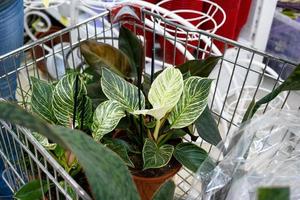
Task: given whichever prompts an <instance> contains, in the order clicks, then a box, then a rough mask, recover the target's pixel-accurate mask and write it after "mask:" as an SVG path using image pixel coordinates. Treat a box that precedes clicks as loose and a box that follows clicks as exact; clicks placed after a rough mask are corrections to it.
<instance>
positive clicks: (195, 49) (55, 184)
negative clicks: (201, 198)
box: [0, 8, 300, 199]
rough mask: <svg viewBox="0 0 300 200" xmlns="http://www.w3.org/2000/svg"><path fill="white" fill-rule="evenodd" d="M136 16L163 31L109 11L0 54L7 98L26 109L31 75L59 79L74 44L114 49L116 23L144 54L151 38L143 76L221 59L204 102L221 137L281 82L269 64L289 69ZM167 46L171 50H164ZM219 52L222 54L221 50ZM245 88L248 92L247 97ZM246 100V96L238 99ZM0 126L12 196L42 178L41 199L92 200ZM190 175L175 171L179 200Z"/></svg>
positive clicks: (22, 134) (26, 134)
mask: <svg viewBox="0 0 300 200" xmlns="http://www.w3.org/2000/svg"><path fill="white" fill-rule="evenodd" d="M121 9H123V8H121ZM138 14H140V15H141V16H140V17H141V19H142V22H145V20H146V19H153V18H154V19H157V21H163V22H164V28H162V27H159V26H156V25H157V24H155V23H152V24H149V23H148V24H146V23H138V22H136V21H132V20H127V19H128V18H126V17H125V18H122V19H123V20H121V21H120V20H118V22H117V23H114V19H115V18H113V16H115V17H116V16H117V15H116V14H115V13H114V12H112V11H107V12H104V13H102V14H101V15H98V16H96V17H93V18H91V19H89V20H87V21H84V22H82V23H80V24H78V25H76V26H72V27H70V28H67V29H65V30H62V31H59V32H57V33H55V34H52V35H50V36H48V37H47V38H44V39H41V40H38V41H36V42H34V43H32V44H30V45H26V46H24V47H22V48H20V49H17V50H15V51H13V52H11V53H9V54H7V55H4V56H1V57H0V63H5V62H4V61H6V60H10V61H12V62H9V63H14V66H15V70H14V71H11V72H6V73H5V75H3V76H1V77H0V80H1V79H2V80H8V77H9V76H11V75H12V74H17V79H16V81H17V85H18V87H17V91H16V94H15V92H14V91H13V89H12V88H13V86H10V87H9V90H10V96H16V99H17V101H18V103H19V104H20V105H21V106H23V107H24V108H25V109H28V110H30V94H31V82H30V79H29V77H30V76H34V77H36V78H39V79H44V80H47V81H55V80H56V79H59V78H60V77H61V76H62V75H63V74H64V73H65V71H66V69H67V68H76V67H80V66H82V63H84V60H83V58H82V56H81V54H80V51H78V46H79V45H80V44H81V42H83V41H86V40H88V39H96V40H98V41H101V42H105V43H108V44H111V45H113V46H117V40H116V39H117V37H118V28H119V27H120V25H121V24H130V25H131V26H130V27H131V28H132V30H133V31H134V32H135V33H136V34H138V35H139V37H140V38H141V39H143V41H144V42H145V50H146V49H147V48H148V47H147V45H149V41H147V39H148V38H147V34H148V33H151V37H152V41H151V43H152V45H153V44H154V45H153V48H152V54H151V57H149V55H148V54H147V55H148V57H147V59H146V70H145V71H146V72H148V73H154V72H155V71H156V70H157V69H160V68H164V67H166V66H169V65H174V64H175V62H176V59H175V58H176V56H177V55H176V54H178V56H183V58H184V60H187V59H191V56H192V58H203V57H207V56H210V55H215V56H222V57H221V59H220V61H219V63H218V65H217V67H216V68H215V69H214V71H213V72H212V73H211V75H210V77H211V78H214V79H215V81H214V86H213V89H212V90H211V95H210V98H209V99H210V100H209V107H210V109H211V111H212V113H213V116H214V117H215V120H216V122H217V123H218V126H219V129H220V131H221V134H222V137H223V138H226V136H227V134H228V133H229V132H230V131H234V130H235V129H237V128H238V127H239V123H240V122H241V118H240V116H241V115H243V113H244V112H245V109H244V107H245V106H247V105H248V104H249V103H250V101H251V100H252V99H256V98H258V97H259V95H260V93H263V92H265V91H272V90H273V89H274V88H275V87H276V86H277V85H278V84H280V83H281V82H282V79H281V77H280V74H277V73H275V72H274V71H273V70H272V69H271V68H269V67H268V63H269V62H270V61H273V60H275V61H277V62H278V63H280V64H281V65H282V66H283V67H282V70H284V69H285V68H287V67H295V65H294V64H293V63H290V62H289V61H285V60H282V59H279V58H275V57H273V56H271V55H268V54H265V53H263V52H260V51H257V50H255V49H251V48H249V47H246V46H243V45H242V44H239V43H236V42H234V41H231V40H228V39H226V38H223V37H220V36H217V35H213V34H210V33H207V32H205V31H201V30H196V29H193V28H192V27H185V26H180V25H177V24H175V23H172V22H169V21H167V20H165V19H164V18H162V17H161V16H159V15H157V14H155V13H152V12H151V11H149V10H147V9H141V10H140V13H138ZM157 27H159V29H157ZM166 28H168V29H170V28H172V29H173V30H175V32H174V33H173V34H168V33H167V31H166ZM176 30H180V31H183V30H184V31H185V32H186V35H187V36H188V35H190V34H193V35H197V36H198V37H197V38H198V41H197V42H196V43H189V42H188V40H186V41H184V40H178V38H177V31H176ZM66 37H67V38H68V41H69V42H67V43H66V42H63V41H65V40H63V38H66ZM159 38H160V39H159ZM161 38H162V39H163V40H161ZM158 40H160V42H159V41H158ZM167 42H169V43H171V44H172V45H171V46H170V45H168V46H166V43H167ZM54 44H55V48H52V52H50V53H47V54H46V53H45V50H44V48H43V47H44V46H52V47H53V46H54ZM150 45H151V44H150ZM38 49H41V51H42V52H43V53H42V54H40V55H39V56H37V51H38ZM182 49H183V50H184V51H182ZM219 49H223V51H220V50H219ZM221 52H225V53H221ZM228 52H230V53H228ZM169 54H172V55H173V57H172V58H173V60H172V61H171V62H170V60H167V58H166V56H167V55H169ZM179 54H180V55H179ZM20 56H23V62H22V63H21V64H20V65H18V64H17V63H18V61H17V59H18V58H19V57H20ZM38 66H39V67H38ZM40 66H42V67H43V66H44V69H42V70H41V67H40ZM49 67H52V68H51V70H52V71H49ZM45 69H46V70H45ZM47 69H48V70H47ZM10 84H12V83H10ZM249 88H250V89H251V92H249ZM0 92H1V91H0ZM249 95H250V96H249ZM0 96H1V94H0ZM245 96H246V97H247V98H244V97H245ZM299 99H300V98H299V94H297V93H296V92H287V93H284V94H282V95H281V96H279V100H278V101H276V103H275V104H267V105H266V106H265V107H263V108H262V110H261V113H263V112H265V111H267V110H268V109H274V108H279V109H282V108H288V109H298V108H299V106H300V105H299V102H300V101H299ZM297 100H298V101H297ZM4 120H5V119H4ZM0 124H1V127H2V128H1V129H0V131H1V132H0V155H1V156H0V158H2V159H3V160H4V162H5V167H6V170H5V172H4V173H3V174H2V177H3V178H4V180H5V182H6V183H7V184H8V186H9V188H10V189H11V190H12V191H13V192H15V191H17V190H18V189H19V188H20V187H21V186H22V185H24V184H25V183H26V182H28V181H30V180H32V179H35V178H38V179H41V178H43V179H44V180H46V181H47V187H48V188H50V185H51V188H52V189H51V192H48V193H47V196H44V197H43V199H91V197H90V196H89V194H88V193H87V192H86V191H85V190H84V189H83V188H82V187H81V186H80V185H79V184H78V183H77V182H76V181H75V180H74V179H73V178H72V177H71V176H70V175H69V174H68V173H67V172H66V171H65V170H64V169H63V168H62V167H61V166H60V165H59V164H58V162H57V161H56V160H55V159H54V158H53V157H52V156H51V155H50V153H49V152H48V151H47V150H46V149H44V148H43V146H42V145H41V144H40V143H39V142H37V140H36V139H35V138H34V137H33V136H32V134H31V133H30V131H28V130H26V129H24V128H22V127H19V126H17V125H12V124H10V123H9V122H5V121H0ZM196 143H198V144H199V145H200V146H201V147H202V148H204V149H206V150H207V151H208V152H209V153H210V155H211V156H213V157H215V156H216V152H217V150H216V149H215V147H213V146H211V145H209V144H208V143H206V142H205V141H203V140H199V141H196ZM220 159H221V158H220ZM192 178H193V174H192V173H191V172H190V171H188V170H186V169H183V170H181V171H180V172H179V173H178V174H177V176H176V177H175V180H176V184H177V189H176V197H177V198H178V199H184V198H185V197H186V195H187V193H188V192H189V190H190V184H191V180H192ZM49 191H50V189H49ZM70 191H71V192H70Z"/></svg>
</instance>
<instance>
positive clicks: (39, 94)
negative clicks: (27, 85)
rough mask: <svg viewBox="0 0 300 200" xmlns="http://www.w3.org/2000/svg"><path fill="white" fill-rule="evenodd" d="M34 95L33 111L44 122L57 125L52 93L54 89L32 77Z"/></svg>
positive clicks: (32, 101)
mask: <svg viewBox="0 0 300 200" xmlns="http://www.w3.org/2000/svg"><path fill="white" fill-rule="evenodd" d="M30 80H31V83H32V95H31V109H32V111H33V112H34V113H36V114H38V115H39V116H40V117H42V118H43V119H44V120H46V121H47V122H50V123H55V122H56V119H55V116H54V113H53V110H52V103H51V99H52V93H53V89H54V87H53V86H52V85H51V84H49V83H47V82H45V81H42V80H39V79H37V78H34V77H31V78H30Z"/></svg>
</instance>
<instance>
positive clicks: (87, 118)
mask: <svg viewBox="0 0 300 200" xmlns="http://www.w3.org/2000/svg"><path fill="white" fill-rule="evenodd" d="M133 45H134V46H135V47H136V48H131V46H133ZM81 52H82V54H83V56H84V58H85V60H86V62H87V63H88V64H89V66H90V67H89V68H87V69H86V70H84V72H83V73H79V72H77V71H70V72H69V73H68V74H66V75H65V76H64V77H62V79H61V80H59V81H58V82H56V83H47V82H44V81H41V80H38V79H36V78H32V79H31V82H32V84H33V87H32V98H31V108H32V111H33V112H35V113H36V114H38V115H39V116H40V117H41V118H43V119H44V120H46V121H48V122H49V123H51V124H58V125H62V126H65V127H70V128H76V129H80V130H83V131H84V132H86V133H87V134H90V135H92V137H93V138H94V139H95V140H96V141H97V142H101V143H103V144H105V145H106V146H107V147H108V148H110V149H111V150H113V151H114V152H116V153H117V154H118V155H119V156H120V157H121V158H122V159H123V160H124V161H125V163H126V164H127V165H128V167H129V168H130V169H131V172H132V174H133V177H134V180H135V182H136V184H137V185H138V186H141V187H140V188H139V192H140V194H141V196H142V197H143V199H149V198H151V197H152V195H153V193H154V192H155V190H156V189H157V188H158V187H159V186H160V185H161V184H162V183H163V182H165V181H166V180H167V179H169V178H170V177H172V176H174V175H175V174H176V173H177V172H178V170H179V169H180V167H181V164H183V165H184V166H186V167H187V168H188V169H190V170H192V171H196V170H197V168H198V167H199V165H200V164H201V162H202V161H203V160H204V159H206V158H207V153H206V152H205V151H204V150H203V149H201V148H200V147H198V146H196V145H194V144H192V143H184V142H183V141H182V139H183V137H185V136H186V135H190V137H191V138H192V139H196V138H197V136H194V135H193V134H192V131H191V128H193V127H192V126H191V125H193V124H194V122H195V121H196V120H198V121H199V122H198V123H197V124H198V126H197V128H202V127H201V125H199V124H201V123H200V121H203V118H204V119H208V120H206V121H207V122H208V123H209V124H212V127H213V126H215V124H214V120H213V119H212V117H211V116H210V115H208V117H206V116H207V114H209V110H208V109H207V108H206V104H207V98H208V94H209V88H210V85H211V82H212V80H210V79H207V78H201V77H199V76H197V75H200V74H202V75H204V76H207V75H208V74H209V72H210V71H211V70H212V68H213V67H214V66H215V64H216V63H217V62H218V59H219V58H214V57H212V58H208V59H205V60H202V61H199V60H194V61H189V62H187V63H186V64H184V65H182V66H179V67H178V68H174V67H168V68H166V69H165V70H163V71H160V72H157V73H156V74H153V77H151V76H149V75H146V74H144V75H143V78H141V76H142V73H141V70H142V69H143V68H144V67H143V64H144V54H143V46H142V45H141V42H140V41H139V39H138V38H137V37H136V36H135V35H134V34H133V33H131V32H130V31H129V30H127V29H126V28H123V27H121V30H120V37H119V49H116V48H114V47H112V46H110V45H107V44H103V43H98V42H95V41H87V42H85V43H83V44H82V45H81ZM135 77H136V78H135ZM154 77H155V80H154V82H153V83H152V84H150V82H151V79H152V78H154ZM142 79H143V81H142ZM138 86H139V87H138ZM202 112H204V113H205V116H204V117H203V116H201V114H202ZM92 115H93V117H92ZM142 115H145V116H142ZM200 116H201V117H202V118H201V117H200ZM209 117H210V118H209ZM124 124H125V126H124ZM215 129H216V128H215ZM216 130H217V129H216ZM200 132H201V133H202V131H200ZM211 132H214V133H212V134H211V136H210V138H213V139H212V140H213V141H214V142H213V143H214V144H217V143H218V142H219V141H220V140H221V139H220V138H221V137H220V136H219V133H218V132H216V131H215V130H213V131H211ZM201 133H199V134H201ZM38 136H39V135H36V138H38V139H39V141H43V144H44V146H45V147H49V146H51V147H54V146H53V144H50V143H49V141H48V139H47V138H45V137H43V136H39V137H38ZM203 138H204V139H206V140H208V141H212V140H211V139H208V138H209V137H205V135H203ZM56 148H59V146H58V147H57V146H56V147H54V150H52V151H53V154H54V155H55V156H56V157H57V159H58V161H59V162H60V163H61V164H62V165H63V166H64V167H65V169H66V170H67V171H68V172H71V171H70V170H71V169H72V170H74V171H75V172H78V170H77V169H79V168H78V166H77V165H76V159H75V157H74V156H71V155H70V152H68V151H66V152H64V153H61V151H59V152H60V154H59V155H60V156H59V155H58V154H56V152H57V151H56V150H55V149H56ZM65 158H67V159H65ZM74 174H76V173H74ZM145 180H149V181H150V182H149V183H147V181H145ZM141 182H142V183H145V185H142V184H141Z"/></svg>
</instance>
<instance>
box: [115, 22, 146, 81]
mask: <svg viewBox="0 0 300 200" xmlns="http://www.w3.org/2000/svg"><path fill="white" fill-rule="evenodd" d="M119 49H120V50H121V51H122V52H124V53H125V54H126V55H127V56H128V58H129V62H130V65H131V66H132V68H131V71H132V73H131V77H135V78H136V77H137V74H138V72H142V71H143V69H144V65H145V55H144V47H143V45H142V42H141V41H140V40H139V39H138V38H137V36H136V35H135V34H134V33H133V32H131V31H130V30H128V29H127V28H125V27H124V26H121V28H120V35H119Z"/></svg>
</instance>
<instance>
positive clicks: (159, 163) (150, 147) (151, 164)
mask: <svg viewBox="0 0 300 200" xmlns="http://www.w3.org/2000/svg"><path fill="white" fill-rule="evenodd" d="M173 151H174V147H173V146H172V145H169V144H165V145H162V146H160V147H158V146H157V144H156V143H155V142H154V141H153V140H150V139H148V138H147V139H146V140H145V143H144V147H143V161H144V170H145V169H149V168H160V167H163V166H165V165H166V164H168V163H169V161H170V160H171V158H172V154H173Z"/></svg>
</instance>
